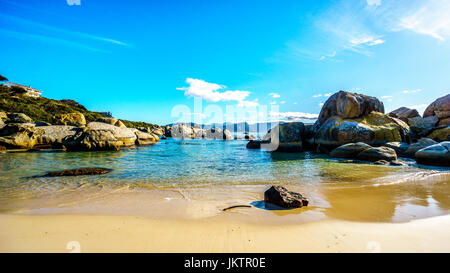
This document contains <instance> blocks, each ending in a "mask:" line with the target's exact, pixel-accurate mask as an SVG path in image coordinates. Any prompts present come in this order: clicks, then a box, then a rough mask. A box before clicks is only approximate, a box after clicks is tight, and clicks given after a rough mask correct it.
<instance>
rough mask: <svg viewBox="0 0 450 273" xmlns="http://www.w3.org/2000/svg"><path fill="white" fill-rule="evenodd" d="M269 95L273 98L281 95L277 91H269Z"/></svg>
mask: <svg viewBox="0 0 450 273" xmlns="http://www.w3.org/2000/svg"><path fill="white" fill-rule="evenodd" d="M269 96H271V97H272V98H274V99H277V98H279V97H281V96H280V94H278V93H269Z"/></svg>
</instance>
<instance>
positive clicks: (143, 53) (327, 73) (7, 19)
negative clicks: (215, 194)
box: [0, 0, 450, 124]
mask: <svg viewBox="0 0 450 273" xmlns="http://www.w3.org/2000/svg"><path fill="white" fill-rule="evenodd" d="M77 2H78V1H77V0H52V1H43V0H39V1H38V0H36V1H34V0H27V1H13V0H0V39H1V43H0V57H1V59H2V65H1V67H0V74H2V75H4V76H6V77H8V78H9V79H10V80H11V81H13V82H18V83H22V84H26V85H31V86H33V87H35V88H38V89H40V90H43V92H44V94H43V95H44V96H45V97H48V98H54V99H64V98H70V99H74V100H77V101H78V102H80V103H82V104H83V105H85V106H86V107H87V108H88V109H90V110H97V111H111V112H112V113H113V115H114V116H115V117H118V118H123V119H129V120H139V121H147V122H152V123H157V124H166V123H170V122H173V121H178V120H180V117H181V116H183V118H182V119H191V118H194V117H195V118H199V117H201V121H202V122H204V123H208V122H211V121H214V122H215V121H220V119H223V120H231V118H230V117H231V115H230V116H227V115H225V116H223V117H222V116H217V115H213V114H211V113H212V112H214V111H215V110H217V109H221V111H222V112H225V113H226V112H227V109H228V108H227V107H231V108H233V109H235V110H236V109H238V110H239V111H241V112H244V113H256V112H258V114H257V115H253V114H249V115H248V116H245V118H244V119H248V120H250V121H251V120H254V119H256V118H257V119H258V120H274V119H286V118H299V119H303V118H314V116H315V115H317V114H318V113H319V112H320V109H321V103H323V102H325V100H326V99H327V97H328V96H329V95H330V94H332V93H335V92H337V91H339V90H348V91H353V92H358V93H363V94H368V95H373V96H376V97H378V98H379V99H381V100H382V101H383V102H384V104H385V108H386V110H387V111H389V110H393V109H396V108H398V107H400V106H409V107H414V108H417V109H418V110H419V111H420V112H423V110H424V109H425V107H426V106H427V105H428V104H429V103H431V102H432V101H433V100H435V99H436V98H438V97H441V96H443V95H445V94H448V93H450V77H449V75H450V74H449V72H450V42H449V40H450V1H448V0H429V1H425V0H408V1H404V0H391V1H389V0H341V1H339V0H333V1H317V0H316V1H313V0H311V1H269V0H267V1H266V0H257V1H242V0H240V1H234V0H226V1H225V0H224V1H221V0H217V1H208V0H204V1H195V0H190V1H171V0H166V1H137V0H136V1H114V0H108V1H98V0H96V1H93V0H81V1H79V4H80V5H77V4H76V3H77ZM74 3H75V4H74ZM70 4H73V5H70ZM195 98H196V99H195ZM200 98H202V99H203V100H202V103H201V105H202V108H199V107H197V108H195V109H194V104H195V103H194V102H196V103H198V101H199V99H200ZM197 105H198V104H197ZM263 107H266V108H264V109H267V111H266V110H264V111H262V110H260V109H262V108H263ZM180 109H181V110H180ZM183 109H184V110H183ZM189 112H190V113H189ZM180 113H184V114H180ZM194 121H198V120H194Z"/></svg>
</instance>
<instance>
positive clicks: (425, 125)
mask: <svg viewBox="0 0 450 273" xmlns="http://www.w3.org/2000/svg"><path fill="white" fill-rule="evenodd" d="M438 122H439V118H438V117H437V116H428V117H424V118H422V117H420V116H419V117H414V118H410V119H408V124H409V126H410V128H411V131H412V132H413V133H414V134H416V136H418V137H423V136H426V135H427V134H429V133H430V132H431V131H432V130H433V129H434V128H435V127H436V125H437V124H438Z"/></svg>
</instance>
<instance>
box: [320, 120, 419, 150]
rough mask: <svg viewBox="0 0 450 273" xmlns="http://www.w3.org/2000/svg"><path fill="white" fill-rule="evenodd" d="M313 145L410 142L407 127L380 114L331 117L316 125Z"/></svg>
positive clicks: (401, 122) (399, 121)
mask: <svg viewBox="0 0 450 273" xmlns="http://www.w3.org/2000/svg"><path fill="white" fill-rule="evenodd" d="M315 126H316V132H315V137H314V142H315V144H318V145H328V146H340V145H343V144H347V143H354V142H364V143H367V144H369V145H382V144H385V143H387V142H395V141H398V142H410V138H409V126H408V125H407V124H406V123H404V122H403V121H401V120H399V119H396V118H393V117H389V116H387V115H385V114H383V113H380V112H371V113H369V114H367V115H365V116H362V117H358V118H354V119H345V118H342V117H339V116H333V117H330V118H329V119H327V120H326V121H325V122H324V123H323V124H322V125H320V123H318V124H316V125H315Z"/></svg>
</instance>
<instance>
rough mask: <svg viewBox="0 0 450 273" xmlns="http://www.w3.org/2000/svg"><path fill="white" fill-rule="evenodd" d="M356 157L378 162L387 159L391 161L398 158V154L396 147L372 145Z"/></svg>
mask: <svg viewBox="0 0 450 273" xmlns="http://www.w3.org/2000/svg"><path fill="white" fill-rule="evenodd" d="M356 158H357V159H359V160H365V161H371V162H376V161H379V160H386V161H388V162H389V161H393V160H397V154H396V153H395V150H394V149H391V148H388V147H372V148H369V149H366V150H364V151H362V152H361V153H359V154H358V155H357V156H356Z"/></svg>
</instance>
